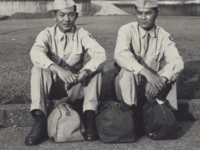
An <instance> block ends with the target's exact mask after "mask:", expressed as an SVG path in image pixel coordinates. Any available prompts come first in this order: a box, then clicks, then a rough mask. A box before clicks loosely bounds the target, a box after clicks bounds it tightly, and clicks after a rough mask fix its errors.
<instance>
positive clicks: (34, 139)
mask: <svg viewBox="0 0 200 150" xmlns="http://www.w3.org/2000/svg"><path fill="white" fill-rule="evenodd" d="M45 137H47V123H46V118H45V116H37V117H35V120H34V124H33V126H32V129H31V131H30V132H29V134H28V135H27V136H26V139H25V144H26V145H37V144H40V143H41V142H42V141H43V140H44V139H45Z"/></svg>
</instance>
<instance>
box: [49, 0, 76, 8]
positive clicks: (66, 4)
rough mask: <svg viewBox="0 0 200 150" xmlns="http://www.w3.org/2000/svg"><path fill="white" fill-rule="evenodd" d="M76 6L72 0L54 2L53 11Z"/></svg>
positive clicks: (56, 0) (55, 0)
mask: <svg viewBox="0 0 200 150" xmlns="http://www.w3.org/2000/svg"><path fill="white" fill-rule="evenodd" d="M74 5H76V4H75V3H74V1H73V0H54V8H53V9H54V10H61V9H66V8H69V7H72V6H74Z"/></svg>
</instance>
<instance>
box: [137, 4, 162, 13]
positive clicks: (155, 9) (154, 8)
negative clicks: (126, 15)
mask: <svg viewBox="0 0 200 150" xmlns="http://www.w3.org/2000/svg"><path fill="white" fill-rule="evenodd" d="M152 9H153V10H154V11H155V12H156V13H158V7H153V8H152ZM135 10H137V6H135Z"/></svg>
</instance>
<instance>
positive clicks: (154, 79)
mask: <svg viewBox="0 0 200 150" xmlns="http://www.w3.org/2000/svg"><path fill="white" fill-rule="evenodd" d="M140 74H141V75H143V76H144V77H145V78H146V79H147V82H148V83H149V84H150V85H151V88H150V86H148V87H149V88H148V89H149V90H150V89H151V90H150V91H152V92H153V91H154V92H155V90H156V91H157V93H158V92H160V91H162V90H163V89H164V88H165V87H166V82H167V79H166V78H165V77H161V76H159V75H158V74H154V73H152V72H151V71H149V70H147V69H145V68H144V69H142V70H141V71H140ZM152 88H153V89H154V90H153V89H152ZM154 92H153V93H154Z"/></svg>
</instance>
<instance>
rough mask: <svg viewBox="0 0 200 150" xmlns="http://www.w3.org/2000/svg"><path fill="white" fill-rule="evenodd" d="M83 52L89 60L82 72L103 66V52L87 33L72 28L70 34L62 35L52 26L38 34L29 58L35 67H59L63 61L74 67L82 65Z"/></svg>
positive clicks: (56, 27)
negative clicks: (55, 65) (87, 55)
mask: <svg viewBox="0 0 200 150" xmlns="http://www.w3.org/2000/svg"><path fill="white" fill-rule="evenodd" d="M65 45H66V47H65ZM85 52H88V54H89V56H90V60H89V61H88V62H87V63H86V64H85V65H84V66H82V67H83V68H82V67H81V68H82V70H83V69H90V70H91V71H92V72H94V71H96V70H97V69H98V68H99V67H101V66H102V65H103V64H104V62H105V60H106V55H105V50H104V49H103V48H102V47H101V46H100V45H99V44H98V42H97V41H96V40H95V39H94V38H93V37H92V36H91V34H90V33H89V32H88V31H86V30H84V29H83V28H81V27H76V26H74V27H73V29H72V31H71V32H68V33H66V34H64V33H63V32H61V31H60V29H59V28H58V26H57V25H54V26H53V27H48V28H46V29H45V30H44V31H42V32H40V33H39V35H38V36H37V38H36V41H35V43H34V45H33V47H32V49H31V52H30V56H31V60H32V62H33V64H34V65H35V66H36V67H38V68H41V69H47V68H48V67H49V66H50V65H51V64H58V65H59V64H60V63H61V62H63V61H64V62H65V63H66V64H67V65H69V66H76V65H77V64H80V63H82V59H83V54H84V53H85Z"/></svg>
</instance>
